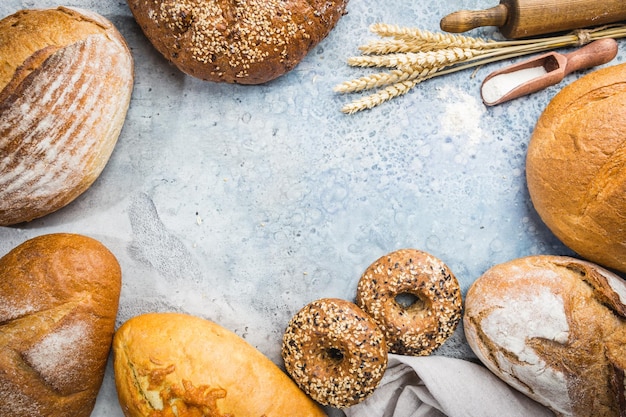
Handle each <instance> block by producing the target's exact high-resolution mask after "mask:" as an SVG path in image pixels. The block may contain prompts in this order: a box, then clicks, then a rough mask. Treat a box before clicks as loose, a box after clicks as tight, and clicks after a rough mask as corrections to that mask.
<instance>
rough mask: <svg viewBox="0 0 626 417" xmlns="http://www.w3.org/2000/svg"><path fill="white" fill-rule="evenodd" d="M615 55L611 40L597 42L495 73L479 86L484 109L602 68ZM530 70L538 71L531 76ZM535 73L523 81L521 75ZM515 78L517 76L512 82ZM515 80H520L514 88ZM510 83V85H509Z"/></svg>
mask: <svg viewBox="0 0 626 417" xmlns="http://www.w3.org/2000/svg"><path fill="white" fill-rule="evenodd" d="M616 55H617V42H616V41H615V39H601V40H597V41H594V42H592V43H590V44H589V45H587V46H584V47H582V48H580V49H578V50H576V51H574V52H571V53H569V54H565V55H562V54H559V53H557V52H549V53H547V54H544V55H540V56H538V57H535V58H531V59H529V60H527V61H524V62H521V63H518V64H514V65H511V66H509V67H506V68H503V69H501V70H498V71H495V72H493V73H491V74H489V76H487V78H485V80H484V81H483V83H482V86H481V97H482V99H483V103H485V105H487V106H495V105H496V104H500V103H504V102H505V101H509V100H513V99H515V98H518V97H521V96H525V95H527V94H531V93H534V92H536V91H539V90H543V89H544V88H546V87H549V86H551V85H554V84H557V83H559V82H561V81H562V80H563V78H565V76H566V75H567V74H570V73H571V72H573V71H578V70H582V69H586V68H591V67H595V66H596V65H602V64H606V63H607V62H610V61H611V60H612V59H613V58H615V56H616ZM532 69H538V70H541V71H534V72H531V71H530V70H532ZM529 73H531V74H532V73H539V74H540V75H537V76H534V77H532V78H530V79H526V80H524V76H523V75H522V74H529ZM516 76H519V77H517V78H516ZM517 80H522V81H521V82H519V83H518V84H515V82H516V81H517ZM511 83H512V84H511Z"/></svg>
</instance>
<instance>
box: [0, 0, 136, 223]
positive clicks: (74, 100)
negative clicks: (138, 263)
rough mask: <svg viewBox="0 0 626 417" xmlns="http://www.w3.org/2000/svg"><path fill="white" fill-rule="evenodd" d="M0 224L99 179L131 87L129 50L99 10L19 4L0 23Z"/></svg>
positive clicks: (28, 215) (30, 215)
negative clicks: (24, 7) (23, 7)
mask: <svg viewBox="0 0 626 417" xmlns="http://www.w3.org/2000/svg"><path fill="white" fill-rule="evenodd" d="M0 61H1V63H2V65H0V173H1V174H2V175H0V226H6V225H11V224H17V223H21V222H25V221H30V220H33V219H36V218H39V217H42V216H44V215H46V214H49V213H51V212H53V211H56V210H58V209H60V208H61V207H63V206H65V205H67V204H69V203H70V202H71V201H73V200H74V199H75V198H76V197H78V196H79V195H80V194H82V193H83V192H84V191H85V190H86V189H87V188H88V187H89V186H90V185H91V184H92V183H93V182H94V181H95V180H96V178H97V177H98V176H99V175H100V173H101V172H102V170H103V169H104V166H105V164H106V163H107V161H108V159H109V157H110V155H111V152H112V151H113V148H114V146H115V144H116V141H117V138H118V135H119V133H120V130H121V128H122V124H123V123H124V119H125V116H126V111H127V109H128V105H129V102H130V95H131V91H132V86H133V62H132V58H131V55H130V51H129V49H128V47H127V46H126V43H125V42H124V40H123V39H122V36H121V34H120V33H119V32H118V31H117V29H116V28H115V27H114V26H113V25H112V24H111V23H110V22H109V21H107V20H106V19H104V18H103V17H102V16H99V15H97V14H95V13H93V12H90V11H86V10H79V9H71V8H66V7H59V8H56V9H40V10H39V9H38V10H21V11H19V12H17V13H15V14H13V15H11V16H7V17H5V18H4V19H2V20H0Z"/></svg>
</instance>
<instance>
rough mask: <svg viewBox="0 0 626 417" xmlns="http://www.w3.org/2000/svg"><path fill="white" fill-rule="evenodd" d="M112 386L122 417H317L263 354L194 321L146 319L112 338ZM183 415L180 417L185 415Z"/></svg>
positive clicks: (161, 316) (174, 316) (176, 316)
mask: <svg viewBox="0 0 626 417" xmlns="http://www.w3.org/2000/svg"><path fill="white" fill-rule="evenodd" d="M113 352H114V370H115V383H116V386H117V392H118V397H119V401H120V404H121V406H122V410H123V412H124V415H125V416H127V417H146V416H150V417H166V416H172V415H174V414H172V413H173V412H174V410H178V411H177V412H178V413H179V415H190V416H191V415H194V416H195V415H198V416H200V415H203V416H212V417H219V416H224V417H226V416H229V417H262V416H264V417H279V416H283V417H295V416H298V417H323V416H325V413H324V412H323V411H322V409H321V408H320V407H319V406H318V405H317V404H316V403H315V402H313V401H312V400H311V399H309V397H307V396H306V395H305V394H304V393H303V392H302V391H301V390H300V389H299V388H298V387H297V386H296V384H295V383H294V382H293V381H292V380H291V379H290V378H289V377H288V376H287V374H285V373H284V372H283V371H281V370H280V369H279V368H278V367H277V366H276V365H275V364H274V363H273V362H272V361H270V360H269V359H268V358H267V357H265V356H264V355H263V354H262V353H261V352H259V351H258V350H256V349H255V348H254V347H252V346H251V345H249V344H248V343H247V342H246V341H244V340H243V339H242V338H240V337H239V336H237V335H236V334H235V333H233V332H231V331H229V330H227V329H225V328H223V327H221V326H219V325H218V324H216V323H213V322H211V321H209V320H205V319H202V318H199V317H195V316H191V315H186V314H180V313H149V314H143V315H140V316H136V317H133V318H131V319H130V320H128V321H126V322H125V323H124V324H123V325H122V326H121V327H120V328H119V329H118V331H117V332H116V334H115V337H114V339H113ZM182 410H185V412H187V413H189V414H183V411H182Z"/></svg>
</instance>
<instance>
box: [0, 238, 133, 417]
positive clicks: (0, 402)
mask: <svg viewBox="0 0 626 417" xmlns="http://www.w3.org/2000/svg"><path fill="white" fill-rule="evenodd" d="M0 277H2V279H0V416H7V417H8V416H11V417H44V416H45V417H52V416H72V417H88V416H90V415H91V412H92V410H93V408H94V405H95V402H96V396H97V394H98V391H99V390H100V386H101V384H102V379H103V377H104V372H105V368H106V363H107V359H108V355H109V351H110V348H111V339H112V337H113V331H114V327H115V317H116V314H117V309H118V303H119V297H120V287H121V269H120V266H119V264H118V262H117V260H116V258H115V256H114V255H113V254H112V253H111V252H110V251H109V250H108V249H107V248H106V247H104V246H103V245H102V244H101V243H100V242H98V241H96V240H94V239H92V238H89V237H86V236H82V235H75V234H50V235H43V236H39V237H36V238H33V239H30V240H28V241H26V242H24V243H22V244H21V245H19V246H17V247H16V248H14V249H13V250H12V251H10V252H9V253H8V254H6V255H5V256H3V257H2V258H1V259H0Z"/></svg>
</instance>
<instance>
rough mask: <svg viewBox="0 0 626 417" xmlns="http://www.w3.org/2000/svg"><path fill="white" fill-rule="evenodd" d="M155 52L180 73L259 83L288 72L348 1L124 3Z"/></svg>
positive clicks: (329, 27) (143, 0)
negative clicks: (128, 7)
mask: <svg viewBox="0 0 626 417" xmlns="http://www.w3.org/2000/svg"><path fill="white" fill-rule="evenodd" d="M127 1H128V5H129V6H130V9H131V11H132V13H133V15H134V16H135V20H136V21H137V23H139V25H140V26H141V28H142V30H143V31H144V33H145V35H146V37H147V38H148V39H149V40H150V42H151V43H152V44H153V45H154V47H155V48H156V49H157V50H158V51H159V52H160V53H161V54H162V55H163V56H164V57H165V58H166V59H167V60H168V61H171V62H172V63H173V64H174V65H176V66H177V67H178V68H179V69H180V70H181V71H183V72H184V73H186V74H189V75H191V76H194V77H197V78H200V79H203V80H207V81H216V82H227V83H238V84H262V83H265V82H267V81H270V80H273V79H275V78H277V77H279V76H280V75H283V74H285V73H286V72H288V71H290V70H292V69H293V68H294V67H295V66H296V65H297V64H298V63H299V62H300V61H301V60H302V59H303V58H304V57H305V56H306V54H307V53H308V52H309V51H310V50H311V49H312V48H313V47H314V46H315V45H317V44H318V43H319V42H320V41H321V40H322V39H324V38H325V37H326V36H327V35H328V33H329V32H330V31H331V30H332V29H333V28H334V27H335V24H336V23H337V21H338V20H339V18H340V17H341V16H342V15H343V14H344V13H345V8H346V5H347V3H348V0H288V1H285V0H219V1H218V0H127Z"/></svg>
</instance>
